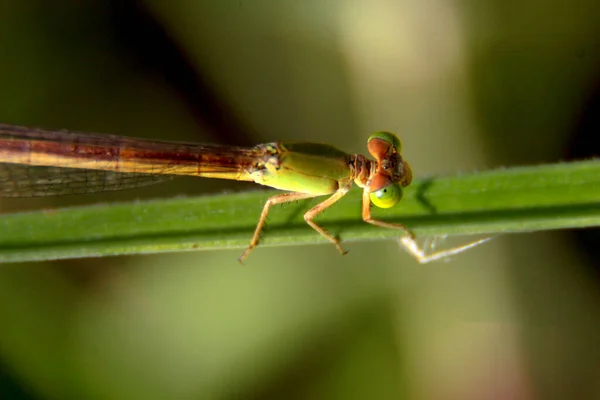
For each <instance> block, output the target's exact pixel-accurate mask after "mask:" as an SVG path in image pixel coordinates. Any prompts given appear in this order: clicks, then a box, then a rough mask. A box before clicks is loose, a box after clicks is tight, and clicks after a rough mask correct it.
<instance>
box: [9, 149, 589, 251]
mask: <svg viewBox="0 0 600 400" xmlns="http://www.w3.org/2000/svg"><path fill="white" fill-rule="evenodd" d="M273 193H276V192H274V191H252V192H246V193H236V194H226V195H212V196H203V197H197V198H176V199H165V200H152V201H142V202H131V203H116V204H106V205H92V206H84V207H71V208H62V209H57V210H53V211H51V212H48V211H35V212H23V213H16V214H8V215H3V216H1V217H0V262H8V261H32V260H49V259H61V258H74V257H89V256H106V255H119V254H142V253H158V252H167V251H181V250H191V249H223V248H243V247H245V246H247V245H248V242H249V240H250V238H251V236H252V233H253V230H254V228H255V226H256V223H257V220H258V216H259V214H260V211H261V209H262V206H263V204H264V201H265V200H266V199H267V198H268V197H269V196H270V195H272V194H273ZM316 202H317V200H315V201H309V202H299V203H297V204H296V203H294V204H291V205H287V206H282V207H274V208H273V210H272V212H271V213H270V214H269V226H268V229H266V230H265V232H264V234H263V237H264V240H263V242H262V243H261V245H293V244H306V243H324V242H325V239H324V238H322V237H321V236H319V234H317V233H316V232H315V231H313V230H312V229H311V228H310V227H308V226H307V225H306V223H305V222H304V220H303V218H302V215H303V213H304V211H305V210H307V209H308V208H309V207H310V206H311V205H313V204H315V203H316ZM360 210H361V193H360V191H359V190H358V189H355V190H352V191H351V192H350V193H349V194H348V195H347V196H346V197H344V198H343V199H342V200H341V201H340V202H339V203H337V204H335V205H334V206H332V207H331V208H329V209H327V211H326V212H325V213H323V214H322V215H321V216H319V217H318V218H317V221H318V223H319V224H322V225H323V226H324V227H325V228H326V229H327V230H328V231H330V232H331V233H333V234H336V235H339V236H340V237H341V239H342V240H361V239H384V238H391V237H394V236H398V235H399V232H398V231H396V230H392V229H384V228H378V227H375V226H371V225H369V224H366V223H364V222H363V221H362V220H361V217H360V212H361V211H360ZM373 214H374V217H375V218H379V219H383V220H386V221H393V222H402V223H404V224H406V225H407V226H408V227H409V228H410V229H412V230H414V232H415V233H416V234H417V236H419V235H421V236H430V235H442V234H498V233H506V232H523V231H538V230H547V229H562V228H576V227H590V226H597V225H599V224H600V161H597V160H592V161H582V162H573V163H561V164H550V165H540V166H534V167H518V168H508V169H499V170H492V171H485V172H477V173H470V174H461V175H455V176H449V177H434V178H428V179H420V180H415V181H414V182H413V184H412V185H411V186H410V187H409V188H407V189H406V191H405V197H404V199H403V200H402V201H401V202H400V204H399V205H398V206H396V207H395V208H392V209H387V210H374V213H373Z"/></svg>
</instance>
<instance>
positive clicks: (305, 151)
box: [252, 143, 352, 195]
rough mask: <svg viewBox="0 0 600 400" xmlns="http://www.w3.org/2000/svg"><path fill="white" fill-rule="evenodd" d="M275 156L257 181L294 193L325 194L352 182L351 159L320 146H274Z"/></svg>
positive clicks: (258, 173) (257, 173)
mask: <svg viewBox="0 0 600 400" xmlns="http://www.w3.org/2000/svg"><path fill="white" fill-rule="evenodd" d="M267 146H268V147H269V148H270V149H271V150H272V155H271V156H269V157H268V158H267V159H266V160H264V164H263V165H262V166H261V167H262V168H259V169H257V170H256V171H255V172H253V173H252V179H253V180H254V182H256V183H259V184H261V185H265V186H270V187H273V188H275V189H280V190H286V191H290V192H299V193H310V194H314V195H325V194H330V193H334V192H335V191H337V190H338V189H339V187H340V182H341V181H347V180H349V179H352V171H351V168H350V166H349V164H348V162H349V160H350V158H349V157H350V156H349V155H348V154H347V153H345V152H343V151H341V150H338V149H337V148H335V147H333V146H329V145H326V144H318V143H271V144H269V145H267Z"/></svg>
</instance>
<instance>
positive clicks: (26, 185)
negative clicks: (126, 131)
mask: <svg viewBox="0 0 600 400" xmlns="http://www.w3.org/2000/svg"><path fill="white" fill-rule="evenodd" d="M367 149H368V151H369V153H370V155H371V156H372V157H373V158H374V160H371V159H369V158H367V157H366V156H364V155H361V154H348V153H345V152H343V151H341V150H338V149H337V148H335V147H333V146H330V145H326V144H320V143H287V142H273V143H265V144H259V145H256V146H254V147H248V148H243V147H234V146H222V145H211V144H186V143H176V142H164V141H154V140H146V139H134V138H127V137H122V136H114V135H99V134H89V133H79V132H68V131H50V130H43V129H36V128H27V127H19V126H12V125H5V124H0V197H33V196H48V195H61V194H81V193H93V192H100V191H108V190H120V189H125V188H132V187H137V186H144V185H149V184H153V183H156V182H159V181H161V180H164V179H165V178H166V177H171V176H174V175H192V176H199V177H206V178H218V179H232V180H239V181H253V182H256V183H258V184H260V185H264V186H269V187H273V188H276V189H280V190H283V191H285V193H281V194H277V195H275V196H272V197H270V198H269V199H268V200H267V201H266V203H265V205H264V207H263V210H262V213H261V214H260V218H259V220H258V224H257V225H256V229H255V231H254V234H253V236H252V239H251V241H250V244H249V246H248V248H247V249H246V250H245V251H244V252H243V253H242V255H241V256H240V257H239V261H240V262H242V261H243V260H244V259H245V258H246V257H247V256H248V254H249V253H250V252H251V251H252V249H254V248H255V247H256V246H257V245H258V242H259V238H260V232H261V230H262V229H263V227H264V224H265V221H266V218H267V215H268V214H269V210H270V209H271V207H272V206H273V205H276V204H282V203H287V202H291V201H296V200H304V199H309V198H313V197H318V196H326V195H327V196H329V197H328V198H327V199H325V200H324V201H322V202H321V203H319V204H317V205H316V206H314V207H313V208H311V209H310V210H308V211H307V212H306V213H305V214H304V220H305V221H306V223H307V224H308V225H310V227H312V228H313V229H314V230H315V231H317V232H319V233H320V234H321V235H322V236H323V237H325V238H327V239H328V240H329V241H331V242H332V243H333V244H334V245H335V246H336V248H337V250H338V251H339V252H340V253H341V254H345V253H346V250H344V248H343V247H342V245H341V244H340V240H339V239H338V238H336V237H335V236H333V235H331V234H330V233H329V232H327V231H326V230H325V229H324V228H323V227H321V226H320V225H318V224H317V223H316V222H315V221H314V218H315V217H316V216H317V215H319V214H320V213H322V212H323V211H324V210H326V209H327V208H329V207H330V206H332V205H333V204H334V203H336V202H337V201H338V200H340V199H341V198H342V197H343V196H344V195H345V194H347V193H348V191H350V189H351V188H352V186H353V185H354V184H356V185H358V186H359V187H360V188H362V190H363V195H362V219H363V220H364V221H365V222H367V223H370V224H373V225H376V226H379V227H383V228H392V229H398V230H400V231H402V232H403V234H404V235H403V237H402V238H401V239H400V244H401V245H402V246H403V247H404V248H406V249H407V250H408V252H409V253H410V254H411V255H412V256H413V257H414V258H415V259H416V260H417V261H419V262H428V261H433V260H437V259H440V258H444V257H446V256H449V255H454V254H457V253H458V252H461V251H463V250H466V249H467V248H470V247H473V244H472V243H471V244H469V245H465V246H461V247H457V248H454V249H449V250H445V251H438V252H435V253H433V254H425V252H424V251H423V250H421V249H420V248H419V246H418V245H417V242H416V241H415V236H414V234H413V233H412V232H411V231H410V230H409V229H408V228H407V227H406V226H404V225H403V224H400V223H392V222H386V221H381V220H378V219H374V218H372V216H371V207H372V205H375V206H376V207H380V208H389V207H393V206H395V205H396V204H397V203H398V202H399V201H400V200H401V199H402V193H403V188H405V187H406V186H408V185H409V184H410V183H411V181H412V171H411V168H410V165H409V164H408V162H407V161H406V160H404V159H403V158H402V155H401V150H402V145H401V142H400V140H399V139H398V137H397V136H396V135H394V134H393V133H391V132H385V131H381V132H375V133H373V134H372V135H371V136H370V137H369V139H368V140H367ZM477 244H478V243H477Z"/></svg>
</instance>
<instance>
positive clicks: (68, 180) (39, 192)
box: [0, 163, 171, 197]
mask: <svg viewBox="0 0 600 400" xmlns="http://www.w3.org/2000/svg"><path fill="white" fill-rule="evenodd" d="M169 179H171V176H170V175H153V174H142V173H132V172H114V171H98V170H88V169H75V168H59V167H36V166H30V165H22V164H8V163H0V197H37V196H58V195H67V194H85V193H96V192H106V191H112V190H122V189H131V188H136V187H140V186H148V185H153V184H155V183H159V182H164V181H167V180H169Z"/></svg>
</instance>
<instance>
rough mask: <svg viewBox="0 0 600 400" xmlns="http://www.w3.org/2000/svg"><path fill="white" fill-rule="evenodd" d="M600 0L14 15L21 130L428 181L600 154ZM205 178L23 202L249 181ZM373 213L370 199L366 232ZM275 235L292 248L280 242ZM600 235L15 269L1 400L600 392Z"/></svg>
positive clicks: (136, 8) (8, 23) (126, 3)
mask: <svg viewBox="0 0 600 400" xmlns="http://www.w3.org/2000/svg"><path fill="white" fill-rule="evenodd" d="M599 112H600V3H598V2H597V1H596V0H571V1H563V0H550V1H547V0H523V1H506V0H484V1H462V2H459V1H444V0H428V1H422V0H369V1H367V0H338V1H335V0H329V1H323V0H320V1H315V0H308V1H302V2H300V1H274V0H270V1H267V0H254V1H249V0H211V1H209V0H198V1H192V0H173V1H169V2H166V1H159V0H147V1H142V0H138V1H136V0H114V1H109V0H87V1H77V0H52V1H48V0H2V2H0V121H2V122H3V123H12V124H21V125H31V126H39V127H46V128H59V129H60V128H68V129H71V130H82V131H91V132H106V133H115V134H123V135H129V136H139V137H150V138H160V139H172V140H185V141H200V142H216V143H226V144H237V145H247V144H255V143H261V142H267V141H274V140H306V141H322V142H328V143H333V144H337V145H338V146H339V147H341V148H342V149H344V150H346V151H348V152H364V149H365V141H366V139H367V137H368V135H369V133H370V132H372V131H374V130H392V131H396V132H398V133H399V134H400V136H401V137H402V140H403V142H404V149H405V150H404V154H405V157H406V158H407V159H408V160H409V161H410V162H411V164H412V167H413V170H414V172H415V175H416V176H421V177H422V176H431V175H438V174H454V173H456V172H459V171H473V170H484V169H488V168H496V167H502V166H514V165H523V164H539V163H542V162H557V161H561V160H568V159H573V158H589V157H592V156H594V155H595V154H597V153H598V152H599V148H598V136H599V135H600V123H599V122H598V121H599V119H598V118H599V117H598V115H599V114H598V113H599ZM241 190H258V189H257V188H255V187H254V186H252V185H249V184H237V183H235V182H233V183H232V182H218V181H213V180H194V179H181V180H179V181H176V182H173V183H167V184H164V185H161V186H159V187H150V188H143V189H139V190H135V191H127V192H120V193H109V194H103V195H95V196H73V197H63V198H56V199H25V200H11V201H9V200H4V199H3V200H1V202H0V207H1V210H2V212H5V213H6V212H15V211H20V210H28V209H39V208H53V207H59V206H67V205H74V204H91V203H98V202H115V201H125V200H133V199H140V198H159V197H169V196H176V195H189V196H193V195H201V194H205V193H222V192H223V191H241ZM358 217H359V211H358V210H357V218H358ZM267 234H268V233H267ZM599 243H600V240H599V239H598V234H597V233H596V231H594V230H581V231H577V232H573V231H571V232H551V233H535V234H533V233H532V234H519V235H510V236H504V237H499V238H497V239H494V240H493V241H492V242H490V243H488V244H486V245H484V246H481V247H478V248H476V249H474V250H472V251H470V252H468V253H465V254H461V255H459V256H456V257H454V258H453V259H452V260H450V261H448V262H441V263H433V264H430V265H426V266H421V265H418V264H417V263H415V262H414V261H413V260H412V259H411V258H410V257H409V256H408V255H407V254H405V253H404V252H403V251H401V250H400V249H399V248H398V246H397V245H396V244H395V243H393V242H368V243H350V244H348V248H349V249H350V253H349V254H348V255H347V256H345V257H340V256H339V254H338V253H337V252H336V251H335V249H334V248H333V246H330V245H320V246H310V247H302V246H294V247H279V248H273V247H264V248H258V249H257V250H256V251H255V252H254V253H253V254H252V255H251V257H250V258H249V259H248V262H247V264H246V265H245V266H243V267H241V266H240V265H238V263H237V261H236V259H237V256H238V255H239V254H238V253H239V251H238V250H232V251H214V252H210V251H207V252H192V253H184V254H166V255H156V256H155V255H151V256H129V257H114V258H102V259H83V260H70V261H66V262H46V263H38V264H14V265H1V266H0V398H1V399H239V398H248V399H280V398H297V399H308V398H310V399H332V398H357V399H358V398H360V399H366V398H374V399H392V398H403V399H507V398H511V399H564V398H578V399H594V398H596V399H597V398H600V347H599V346H598V338H599V337H600V307H599V306H600V290H599V289H600V286H599V285H600V281H599V271H600V270H599V269H598V265H599V263H598V261H599V259H600V258H599V257H600V255H598V249H599V248H600V246H599V245H598V244H599Z"/></svg>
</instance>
